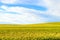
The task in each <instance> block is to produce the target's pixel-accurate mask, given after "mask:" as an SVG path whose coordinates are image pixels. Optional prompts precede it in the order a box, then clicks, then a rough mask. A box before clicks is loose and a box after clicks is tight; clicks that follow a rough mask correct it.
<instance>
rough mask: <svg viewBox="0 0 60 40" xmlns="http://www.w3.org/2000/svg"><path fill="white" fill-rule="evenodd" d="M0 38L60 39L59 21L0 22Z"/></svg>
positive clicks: (15, 39)
mask: <svg viewBox="0 0 60 40" xmlns="http://www.w3.org/2000/svg"><path fill="white" fill-rule="evenodd" d="M0 40H60V23H58V24H56V23H47V24H30V25H17V24H15V25H14V24H13V25H12V24H0Z"/></svg>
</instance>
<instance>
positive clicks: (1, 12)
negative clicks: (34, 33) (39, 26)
mask: <svg viewBox="0 0 60 40" xmlns="http://www.w3.org/2000/svg"><path fill="white" fill-rule="evenodd" d="M1 3H2V5H1V4H0V5H1V6H0V22H2V23H4V22H5V23H20V24H26V23H27V24H28V23H41V22H51V21H60V0H1ZM11 5H13V6H11ZM43 7H44V8H45V9H44V8H43Z"/></svg>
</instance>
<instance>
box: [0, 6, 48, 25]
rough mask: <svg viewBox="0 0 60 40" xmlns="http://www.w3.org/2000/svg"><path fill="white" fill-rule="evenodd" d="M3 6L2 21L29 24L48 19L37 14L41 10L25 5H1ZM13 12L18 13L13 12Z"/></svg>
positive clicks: (0, 15)
mask: <svg viewBox="0 0 60 40" xmlns="http://www.w3.org/2000/svg"><path fill="white" fill-rule="evenodd" d="M1 8H2V9H4V10H2V11H0V22H8V23H16V24H17V23H20V24H29V23H43V22H46V21H47V20H48V19H47V18H44V17H42V16H38V15H37V14H36V13H40V11H38V10H34V9H29V8H24V7H8V6H1ZM10 12H11V13H10ZM12 12H13V13H16V14H13V13H12Z"/></svg>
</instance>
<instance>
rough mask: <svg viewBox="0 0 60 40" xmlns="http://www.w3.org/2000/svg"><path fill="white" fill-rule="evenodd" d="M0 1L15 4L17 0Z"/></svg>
mask: <svg viewBox="0 0 60 40" xmlns="http://www.w3.org/2000/svg"><path fill="white" fill-rule="evenodd" d="M0 1H1V2H2V3H5V4H15V2H16V1H17V0H0Z"/></svg>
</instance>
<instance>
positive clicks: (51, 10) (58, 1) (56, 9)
mask: <svg viewBox="0 0 60 40" xmlns="http://www.w3.org/2000/svg"><path fill="white" fill-rule="evenodd" d="M44 1H45V3H46V5H47V8H48V10H47V14H48V15H51V16H54V17H57V18H58V17H60V0H44Z"/></svg>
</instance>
